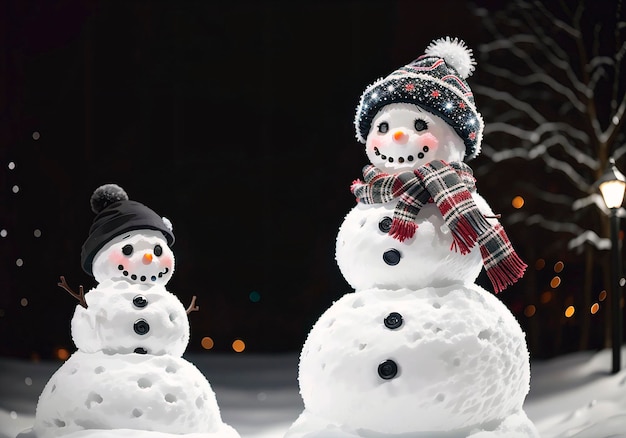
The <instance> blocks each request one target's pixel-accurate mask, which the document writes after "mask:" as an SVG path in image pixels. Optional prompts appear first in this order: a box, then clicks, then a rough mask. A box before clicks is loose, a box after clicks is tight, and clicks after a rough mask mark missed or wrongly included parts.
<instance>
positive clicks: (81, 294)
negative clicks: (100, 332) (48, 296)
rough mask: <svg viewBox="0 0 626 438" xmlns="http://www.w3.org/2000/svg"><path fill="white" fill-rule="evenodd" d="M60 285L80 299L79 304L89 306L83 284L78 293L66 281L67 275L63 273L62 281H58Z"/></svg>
mask: <svg viewBox="0 0 626 438" xmlns="http://www.w3.org/2000/svg"><path fill="white" fill-rule="evenodd" d="M57 285H58V286H59V287H62V288H63V289H65V290H66V291H67V292H68V293H69V294H70V295H71V296H73V297H74V298H76V299H77V300H78V304H80V305H81V306H83V307H84V308H85V309H86V308H87V301H86V300H85V290H84V289H83V285H82V284H81V285H80V286H78V291H79V293H76V292H74V291H73V290H72V288H71V287H70V286H69V285H68V284H67V282H66V281H65V277H64V276H63V275H61V282H60V283H57Z"/></svg>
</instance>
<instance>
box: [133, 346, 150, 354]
mask: <svg viewBox="0 0 626 438" xmlns="http://www.w3.org/2000/svg"><path fill="white" fill-rule="evenodd" d="M135 353H137V354H148V350H146V349H145V348H141V347H137V348H135Z"/></svg>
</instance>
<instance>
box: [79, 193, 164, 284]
mask: <svg viewBox="0 0 626 438" xmlns="http://www.w3.org/2000/svg"><path fill="white" fill-rule="evenodd" d="M90 203H91V209H92V211H93V212H94V213H96V218H95V219H94V222H93V224H92V225H91V228H90V229H89V237H88V238H87V240H86V241H85V243H84V244H83V248H82V252H81V262H82V266H83V270H84V271H85V272H86V273H88V274H89V275H93V276H94V277H95V278H96V280H97V281H98V282H101V281H103V280H106V279H114V280H116V279H120V280H126V281H129V282H133V283H135V282H137V283H147V284H150V283H161V284H165V283H167V281H168V280H169V279H170V277H171V276H172V273H173V271H174V255H173V253H172V251H171V249H170V248H171V246H172V245H173V244H174V234H173V232H172V224H171V222H170V221H169V220H167V219H166V218H162V217H161V216H159V215H157V214H156V213H155V212H154V211H153V210H151V209H150V208H148V207H146V206H145V205H143V204H140V203H139V202H135V201H131V200H129V199H128V195H127V194H126V192H125V191H124V190H123V189H122V188H121V187H119V186H118V185H116V184H105V185H103V186H100V187H98V188H97V189H96V190H95V191H94V193H93V195H92V196H91V200H90ZM110 263H114V264H113V265H111V266H108V264H110ZM96 264H97V266H96Z"/></svg>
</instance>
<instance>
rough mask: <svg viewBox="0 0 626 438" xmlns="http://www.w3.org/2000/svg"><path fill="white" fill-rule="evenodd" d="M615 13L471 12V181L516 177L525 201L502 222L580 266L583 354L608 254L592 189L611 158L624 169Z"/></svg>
mask: <svg viewBox="0 0 626 438" xmlns="http://www.w3.org/2000/svg"><path fill="white" fill-rule="evenodd" d="M623 6H624V5H623V4H622V1H621V0H616V1H614V2H601V4H599V3H598V2H595V0H579V1H577V2H572V1H565V0H563V1H552V2H542V1H533V0H516V1H513V2H504V4H503V5H502V6H498V7H494V6H493V5H492V6H490V7H486V6H484V5H480V4H477V5H474V6H473V11H474V12H475V14H476V15H477V16H478V17H479V18H480V19H481V22H482V23H483V26H484V29H485V32H486V37H485V38H484V41H485V42H484V43H483V44H480V45H479V46H478V47H477V50H476V53H477V56H478V62H479V64H478V66H479V68H478V69H477V74H476V77H475V78H474V82H473V84H474V85H473V86H472V89H473V91H474V93H475V95H476V101H477V104H478V105H479V107H480V109H481V111H482V112H483V116H484V118H485V125H486V126H485V137H484V140H483V152H482V154H481V158H480V161H479V166H477V167H476V174H477V176H478V178H480V177H481V175H484V174H486V173H489V174H493V175H498V176H499V177H490V178H491V179H492V180H494V179H495V180H496V183H497V184H500V186H501V184H502V181H503V179H504V180H505V179H506V178H507V176H508V174H509V173H510V172H511V169H515V170H516V172H515V175H516V179H517V180H519V181H522V182H521V183H519V184H517V185H516V186H515V188H514V189H515V190H516V191H517V192H519V194H523V196H524V198H525V199H526V201H527V202H526V205H525V206H524V208H522V209H519V210H517V211H516V212H515V213H513V214H510V215H509V217H508V220H507V222H508V224H509V226H513V227H517V228H519V229H523V230H524V231H523V232H524V233H526V237H527V238H528V239H529V240H530V242H527V243H531V244H532V240H536V241H537V243H536V244H535V250H536V251H537V252H536V254H553V255H558V256H560V257H563V254H566V257H570V258H577V259H578V262H579V263H580V264H581V265H584V266H585V274H584V276H583V278H582V284H583V286H584V287H583V288H581V287H580V283H581V281H578V285H577V286H578V288H579V290H580V289H583V290H581V291H580V292H579V293H578V295H580V297H579V300H578V303H579V304H580V307H581V308H582V311H581V312H579V313H580V317H579V318H580V320H581V324H582V329H581V343H580V347H581V348H586V347H587V345H588V339H587V338H586V336H587V334H588V332H589V330H588V329H589V324H590V319H589V311H588V309H589V308H590V307H591V304H592V302H591V299H592V290H591V289H592V275H593V273H594V271H595V267H596V266H598V265H599V266H602V267H604V266H606V264H607V263H599V261H601V260H602V257H606V255H605V253H606V251H605V250H607V249H610V247H611V244H610V240H609V239H608V236H609V226H608V219H607V213H608V212H607V211H606V207H605V206H604V203H603V201H602V198H601V197H600V195H599V194H598V193H597V190H596V188H595V187H594V182H595V181H596V180H597V179H598V178H599V177H600V175H601V174H602V173H603V171H604V170H605V168H606V166H607V164H608V160H609V158H610V157H613V158H615V160H616V161H617V163H618V167H620V168H624V164H625V163H626V157H625V155H626V136H625V134H624V127H625V122H624V117H625V112H626V80H624V78H625V77H626V76H625V73H626V65H624V64H625V61H624V55H625V54H626V19H625V18H624V10H623ZM620 162H621V165H620ZM481 181H482V180H481ZM481 187H483V185H481ZM531 246H532V245H531ZM531 252H532V251H531ZM603 269H604V268H603ZM606 271H607V270H606V269H604V275H603V277H604V278H603V280H602V282H603V283H604V285H606V287H607V288H608V287H609V284H610V282H609V281H608V275H609V273H608V272H606ZM539 287H540V286H539ZM535 289H537V288H535ZM533 293H538V292H537V291H536V290H535V291H534V292H532V291H531V292H530V294H531V295H532V294H533ZM596 295H597V293H596ZM531 298H532V299H536V298H537V296H532V297H531ZM605 337H606V336H605Z"/></svg>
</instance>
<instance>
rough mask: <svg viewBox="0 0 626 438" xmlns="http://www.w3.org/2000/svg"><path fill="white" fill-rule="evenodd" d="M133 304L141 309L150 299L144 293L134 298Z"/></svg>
mask: <svg viewBox="0 0 626 438" xmlns="http://www.w3.org/2000/svg"><path fill="white" fill-rule="evenodd" d="M133 304H134V305H135V307H139V308H140V309H141V308H143V307H146V306H147V305H148V300H146V297H144V296H143V295H137V296H136V297H135V298H133Z"/></svg>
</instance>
